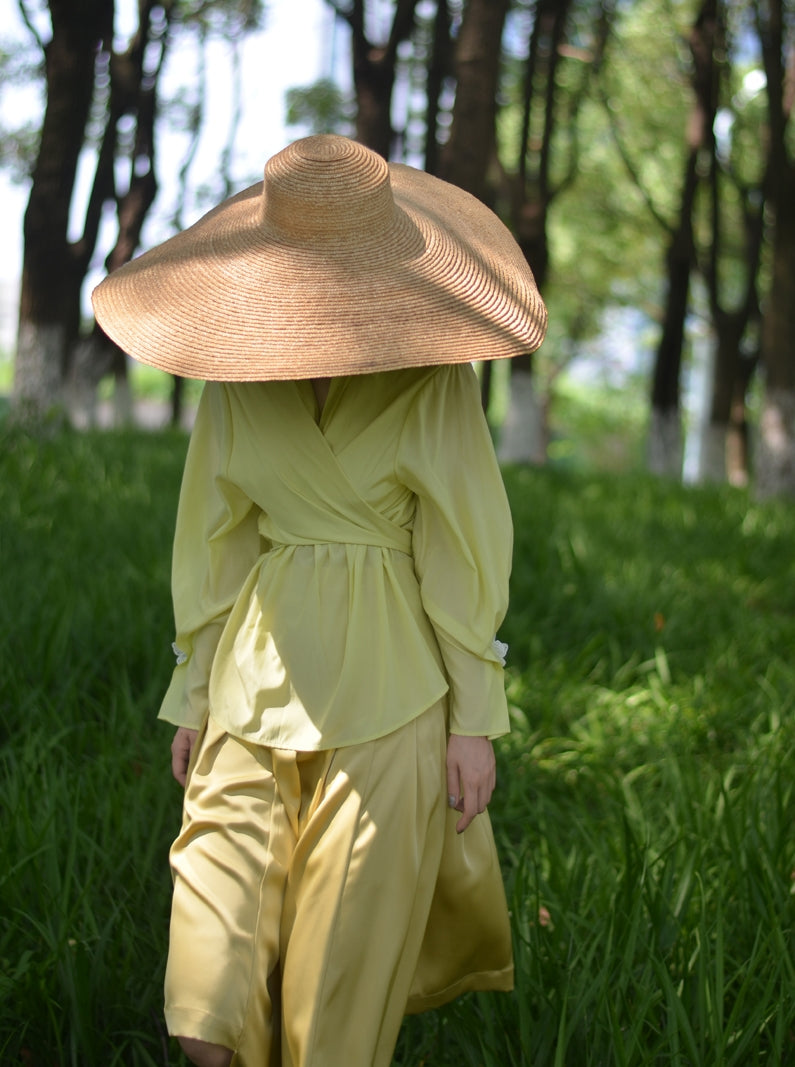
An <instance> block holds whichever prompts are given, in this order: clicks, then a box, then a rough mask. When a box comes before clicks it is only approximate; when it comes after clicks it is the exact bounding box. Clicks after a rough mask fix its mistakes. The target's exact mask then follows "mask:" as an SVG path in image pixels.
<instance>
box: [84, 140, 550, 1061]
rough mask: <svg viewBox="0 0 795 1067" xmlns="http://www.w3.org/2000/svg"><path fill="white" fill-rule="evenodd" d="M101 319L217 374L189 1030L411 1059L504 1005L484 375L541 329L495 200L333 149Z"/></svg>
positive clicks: (184, 581)
mask: <svg viewBox="0 0 795 1067" xmlns="http://www.w3.org/2000/svg"><path fill="white" fill-rule="evenodd" d="M94 307H95V310H96V314H97V319H98V321H99V323H100V325H101V326H102V327H103V328H104V329H105V330H106V332H107V333H108V334H109V335H110V336H111V337H112V338H113V339H114V340H115V341H117V343H118V344H120V345H121V346H122V347H123V348H124V349H125V350H126V351H128V352H129V353H130V354H131V355H132V356H134V357H135V358H137V359H139V360H142V361H143V362H146V363H149V364H153V365H155V366H158V367H161V368H163V369H165V370H168V371H171V372H173V373H175V374H182V375H186V376H189V377H196V378H201V379H205V380H206V381H207V384H206V386H205V389H204V392H203V395H202V398H201V402H200V405H199V410H198V413H197V418H196V423H195V426H194V430H193V433H192V436H191V441H190V447H189V450H188V456H187V460H186V465H185V472H184V477H183V484H182V489H181V493H180V504H179V512H178V518H177V527H176V533H175V541H174V561H173V596H174V611H175V620H176V629H177V638H176V641H175V644H174V650H175V653H176V655H177V666H176V669H175V671H174V675H173V678H172V682H171V685H170V687H169V690H168V692H167V694H166V696H165V699H164V702H163V706H162V708H161V711H160V717H161V718H164V719H165V720H167V721H169V722H171V723H173V724H175V725H176V726H177V732H176V735H175V738H174V742H173V745H172V756H173V760H172V765H173V771H174V774H175V776H176V777H177V779H178V780H179V781H180V782H181V783H182V784H183V785H184V786H185V799H184V812H183V824H182V830H181V832H180V834H179V836H178V838H177V840H176V841H175V843H174V845H173V847H172V851H171V864H172V870H173V875H174V899H173V904H172V919H171V935H170V945H169V958H168V965H167V972H166V1019H167V1023H168V1027H169V1032H170V1033H171V1034H173V1035H175V1036H177V1037H178V1038H179V1040H180V1043H181V1044H182V1047H183V1048H184V1049H185V1051H186V1052H187V1054H188V1055H189V1057H190V1058H191V1059H192V1060H193V1062H194V1063H196V1064H199V1065H216V1064H218V1065H226V1064H229V1063H234V1064H239V1065H242V1067H252V1065H255V1064H256V1065H258V1067H260V1065H264V1064H279V1063H281V1064H285V1065H287V1064H290V1065H293V1064H295V1065H306V1064H315V1065H318V1067H333V1065H335V1064H338V1063H339V1064H343V1063H344V1064H345V1065H346V1067H371V1065H381V1064H387V1063H389V1061H390V1059H391V1056H392V1052H393V1050H394V1046H395V1042H396V1039H397V1034H398V1030H399V1027H400V1022H401V1019H402V1016H403V1014H404V1013H405V1012H406V1011H417V1010H422V1009H424V1008H426V1007H432V1006H434V1005H437V1004H441V1003H443V1002H445V1001H446V1000H449V999H450V998H451V997H454V996H456V995H457V994H459V993H461V992H464V991H466V990H469V989H476V988H477V989H485V988H489V989H510V988H511V987H512V960H511V947H510V931H509V925H508V917H507V910H506V904H505V896H504V892H503V889H502V884H501V881H500V875H499V867H498V864H497V860H496V854H495V850H494V842H493V837H492V834H491V828H490V824H489V822H488V815H487V814H486V812H485V809H486V805H487V804H488V801H489V799H490V797H491V794H492V791H493V789H494V785H495V769H494V755H493V750H492V744H491V741H492V739H493V738H494V737H497V736H499V735H500V734H503V733H505V732H506V731H507V730H508V715H507V706H506V701H505V695H504V688H503V681H502V663H503V655H504V646H501V645H500V643H499V642H498V641H497V640H496V638H495V635H496V633H497V630H498V628H499V625H500V623H501V621H502V618H503V616H504V614H505V610H506V605H507V583H508V574H509V569H510V552H511V522H510V514H509V511H508V505H507V501H506V498H505V493H504V489H503V486H502V482H501V479H500V475H499V470H498V467H497V463H496V459H495V457H494V452H493V449H492V446H491V441H490V438H489V435H488V430H487V427H486V423H485V419H484V417H483V413H482V410H481V407H480V401H479V391H478V387H477V382H476V378H475V375H474V372H473V370H472V368H471V365H470V360H472V359H475V358H477V359H483V358H500V357H507V356H512V355H516V354H519V353H522V352H528V351H532V350H533V349H535V348H537V347H538V345H539V344H540V343H541V340H542V338H543V334H544V330H545V326H546V312H545V309H544V306H543V303H542V301H541V299H540V297H539V295H538V292H537V290H536V287H535V284H534V282H533V278H532V274H531V272H530V270H529V268H528V267H527V265H526V263H525V261H524V259H523V257H522V255H521V252H520V251H519V249H518V247H517V246H516V244H515V242H514V241H513V239H512V238H511V237H510V235H509V233H508V231H507V230H506V229H505V228H504V227H503V226H502V224H501V223H500V222H499V221H498V220H497V218H496V217H495V216H494V215H493V214H492V213H491V212H489V211H488V210H487V209H486V208H485V207H484V206H483V205H482V204H480V203H479V202H477V201H476V200H474V199H473V198H472V197H470V196H468V195H467V194H465V193H463V192H462V191H461V190H459V189H456V188H455V187H453V186H450V185H448V184H446V183H443V182H441V181H439V180H438V179H435V178H432V177H430V176H429V175H426V174H424V173H422V172H420V171H417V170H414V169H413V168H410V167H405V166H400V165H396V164H391V165H387V164H386V162H385V161H384V160H383V159H381V157H379V156H377V155H376V154H375V153H373V152H371V151H369V150H368V149H366V148H364V147H363V146H361V145H359V144H356V143H355V142H352V141H349V140H347V139H346V138H342V137H336V136H329V135H324V136H319V137H311V138H306V139H304V140H302V141H299V142H297V143H295V144H293V145H291V146H289V147H288V148H286V149H284V151H282V152H280V153H279V154H278V155H276V156H274V157H273V158H272V159H271V160H270V161H269V162H268V164H267V167H266V170H265V180H264V182H262V183H260V184H258V185H256V186H253V187H252V188H250V189H247V190H245V191H244V192H243V193H241V194H239V195H238V196H236V197H233V198H232V199H231V200H228V201H225V202H224V203H222V204H221V205H219V206H218V207H217V208H215V209H214V210H213V211H211V212H210V213H209V214H208V215H206V216H205V217H204V218H203V219H201V220H200V221H199V222H198V223H197V224H196V225H195V226H193V227H192V228H191V229H189V230H187V231H185V232H184V233H182V234H178V235H177V236H176V237H174V238H172V239H171V240H169V241H167V242H165V243H164V244H163V245H161V246H159V247H158V248H155V249H153V250H152V251H150V252H148V253H146V254H145V255H143V256H141V257H139V258H138V259H137V260H134V261H133V262H132V263H130V264H128V265H127V266H126V267H123V268H121V269H120V270H119V271H116V272H114V273H113V274H112V275H111V276H109V277H108V278H107V279H106V280H105V281H104V282H103V283H102V284H101V285H100V286H99V287H98V289H97V290H96V291H95V294H94Z"/></svg>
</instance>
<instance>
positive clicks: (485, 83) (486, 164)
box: [439, 0, 508, 358]
mask: <svg viewBox="0 0 795 1067" xmlns="http://www.w3.org/2000/svg"><path fill="white" fill-rule="evenodd" d="M507 14H508V0H469V3H468V4H467V6H466V8H465V10H464V17H463V20H462V22H461V28H460V29H459V31H458V38H457V41H456V47H455V61H454V65H455V76H456V91H455V105H454V107H453V122H452V126H451V128H450V139H449V141H448V142H447V145H446V146H445V148H444V150H443V151H442V153H441V159H440V167H439V176H440V177H442V178H444V179H445V181H449V182H453V183H454V184H455V185H458V186H460V187H461V188H462V189H465V190H466V191H467V192H468V193H471V194H472V195H473V196H476V197H477V198H478V200H482V201H483V203H485V204H493V201H494V197H493V195H492V193H491V192H490V190H489V188H488V172H489V168H490V167H491V164H492V162H493V158H494V151H495V144H496V119H497V88H498V84H499V73H500V56H501V50H502V31H503V26H504V25H505V16H506V15H507ZM475 358H477V357H475Z"/></svg>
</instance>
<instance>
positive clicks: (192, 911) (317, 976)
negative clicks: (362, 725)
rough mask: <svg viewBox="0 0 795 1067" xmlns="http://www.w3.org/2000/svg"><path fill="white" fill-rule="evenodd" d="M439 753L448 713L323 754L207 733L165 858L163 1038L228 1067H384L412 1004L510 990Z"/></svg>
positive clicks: (501, 923) (505, 960)
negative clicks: (170, 888) (169, 872)
mask: <svg viewBox="0 0 795 1067" xmlns="http://www.w3.org/2000/svg"><path fill="white" fill-rule="evenodd" d="M444 751H445V722H444V711H443V706H442V705H441V704H437V705H436V706H435V707H434V708H432V709H431V710H430V711H428V712H426V713H425V714H424V715H421V716H420V717H418V718H417V719H415V720H413V721H412V722H411V723H409V724H408V725H407V726H405V727H403V728H402V729H400V730H398V731H396V732H394V733H392V734H390V735H388V736H387V737H385V738H381V739H378V740H376V741H373V742H367V743H365V744H362V745H356V746H350V747H347V748H344V749H338V750H336V751H333V752H318V753H297V752H289V751H287V750H278V749H268V748H265V747H262V746H258V745H252V744H249V743H246V742H243V741H240V740H238V739H236V738H232V737H230V736H229V735H228V734H226V733H225V732H224V731H223V729H222V728H221V727H219V726H218V724H216V723H214V722H213V720H212V719H211V720H209V722H208V724H207V726H206V728H205V730H204V731H203V733H202V735H201V737H200V740H199V742H198V745H197V748H196V749H195V763H194V765H193V767H192V770H191V773H190V776H189V782H188V787H187V790H186V794H185V809H184V820H183V827H182V831H181V833H180V835H179V837H178V839H177V840H176V842H175V843H174V845H173V847H172V851H171V863H172V868H173V872H174V880H175V885H174V903H173V910H172V927H171V948H170V953H169V960H168V967H167V973H166V1019H167V1023H168V1028H169V1032H170V1033H172V1034H179V1035H182V1036H189V1037H195V1038H198V1039H200V1040H204V1041H211V1042H214V1043H217V1044H221V1045H224V1046H225V1047H227V1048H231V1049H233V1050H235V1053H236V1055H235V1059H234V1061H233V1062H234V1064H235V1065H236V1067H275V1065H277V1064H280V1065H283V1067H305V1065H312V1064H314V1065H322V1067H336V1065H339V1067H386V1065H387V1064H389V1063H390V1061H391V1057H392V1052H393V1049H394V1045H395V1041H396V1040H397V1034H398V1030H399V1027H400V1022H401V1019H402V1016H403V1013H404V1010H405V1006H406V1003H407V1001H408V1003H409V1010H420V1009H421V1008H424V1007H431V1006H434V1005H436V1004H439V1003H442V1002H444V1001H445V1000H447V999H450V997H452V996H454V995H456V994H457V993H459V992H463V991H464V990H465V989H467V988H498V989H509V988H511V984H512V968H511V955H510V953H511V946H510V932H509V930H508V926H507V913H506V910H505V901H504V894H503V890H502V883H501V881H500V876H499V870H498V868H497V866H496V857H495V856H494V850H493V841H491V831H490V827H489V825H488V821H487V820H488V816H487V815H482V816H479V817H478V818H477V819H476V820H475V822H474V823H473V825H472V827H470V828H469V829H468V830H467V831H466V832H465V833H464V834H463V835H462V836H461V837H458V835H456V834H455V830H454V820H455V818H457V815H456V814H455V813H450V812H448V811H447V807H446V789H445V783H444V772H443V768H444ZM473 830H474V833H473ZM469 835H472V836H469ZM464 842H466V843H467V846H468V848H469V849H470V853H469V857H468V859H467V860H465V861H464V862H463V863H462V862H460V855H459V858H458V859H456V856H455V854H454V853H455V852H456V850H457V849H458V847H459V846H460V845H462V844H463V843H464ZM484 843H487V847H486V850H485V852H484V851H483V845H484ZM451 849H452V850H453V851H452V852H451ZM489 855H490V856H491V858H492V863H491V866H489V865H488V863H487V864H486V865H485V867H484V865H483V863H482V862H479V861H478V857H480V860H482V859H483V858H484V856H486V857H487V858H488V856H489ZM445 857H446V859H445ZM451 859H452V864H451V865H450V866H448V870H447V877H446V878H445V876H444V875H443V876H442V879H441V881H440V878H439V873H440V865H441V867H442V868H444V867H445V865H446V863H447V864H450V861H451ZM473 860H474V861H475V862H474V863H473ZM467 871H468V872H469V875H470V877H469V878H467V876H466V875H467ZM484 874H485V877H484ZM473 876H474V879H475V881H476V882H477V885H473V884H472V880H473ZM440 885H442V886H445V885H446V888H445V889H444V890H443V893H442V897H440V896H439V887H440ZM484 964H485V966H486V968H487V970H486V971H485V972H484V971H482V970H479V968H482V966H483V965H484Z"/></svg>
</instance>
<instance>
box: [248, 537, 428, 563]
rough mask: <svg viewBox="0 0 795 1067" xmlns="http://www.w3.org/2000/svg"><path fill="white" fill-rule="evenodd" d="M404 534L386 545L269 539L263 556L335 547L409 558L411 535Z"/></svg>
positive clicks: (307, 539)
mask: <svg viewBox="0 0 795 1067" xmlns="http://www.w3.org/2000/svg"><path fill="white" fill-rule="evenodd" d="M404 532H405V537H404V538H400V539H398V538H395V539H394V541H393V542H392V543H387V542H386V539H383V540H382V539H376V538H373V539H372V540H365V539H364V538H362V539H361V540H353V541H352V540H349V539H346V540H340V539H337V538H318V537H314V538H308V537H300V536H296V537H292V538H288V537H284V536H281V537H278V538H275V537H269V538H268V541H269V543H270V546H271V547H270V549H269V551H268V552H267V553H265V555H269V554H270V553H271V552H279V551H282V550H283V549H287V548H324V547H329V546H337V547H341V548H374V549H378V550H380V551H382V552H398V553H400V554H401V555H404V556H409V557H411V556H412V555H413V553H412V547H411V534H410V533H409V532H408V531H404Z"/></svg>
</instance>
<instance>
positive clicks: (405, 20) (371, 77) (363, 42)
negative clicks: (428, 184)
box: [327, 0, 419, 159]
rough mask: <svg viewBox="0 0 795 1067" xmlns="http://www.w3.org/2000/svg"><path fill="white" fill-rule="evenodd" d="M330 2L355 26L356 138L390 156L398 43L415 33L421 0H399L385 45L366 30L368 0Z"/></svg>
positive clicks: (338, 12)
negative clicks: (416, 12)
mask: <svg viewBox="0 0 795 1067" xmlns="http://www.w3.org/2000/svg"><path fill="white" fill-rule="evenodd" d="M327 2H328V4H329V5H330V7H332V8H333V9H334V11H335V12H336V14H337V15H338V16H339V17H340V18H341V19H343V20H344V21H345V22H347V23H348V25H349V26H350V28H351V34H352V38H353V49H352V51H353V87H354V92H355V95H356V140H357V141H360V142H361V144H364V145H367V147H368V148H372V149H373V151H374V152H379V153H380V154H381V155H382V156H384V158H385V159H389V158H391V155H392V148H393V143H394V140H395V131H394V129H393V126H392V94H393V91H394V88H395V73H396V65H397V52H398V46H399V45H400V44H401V43H402V42H403V41H405V40H407V39H408V38H409V36H410V35H411V31H412V29H413V27H414V10H415V8H416V7H417V4H418V2H419V0H397V2H396V4H395V13H394V17H393V19H392V27H391V30H390V34H389V39H388V41H387V42H386V44H381V45H375V44H373V43H372V42H371V41H370V40H369V38H368V37H367V34H366V33H365V0H353V2H352V3H351V4H350V5H349V6H346V7H343V6H341V5H340V4H339V3H337V2H336V0H327Z"/></svg>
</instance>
